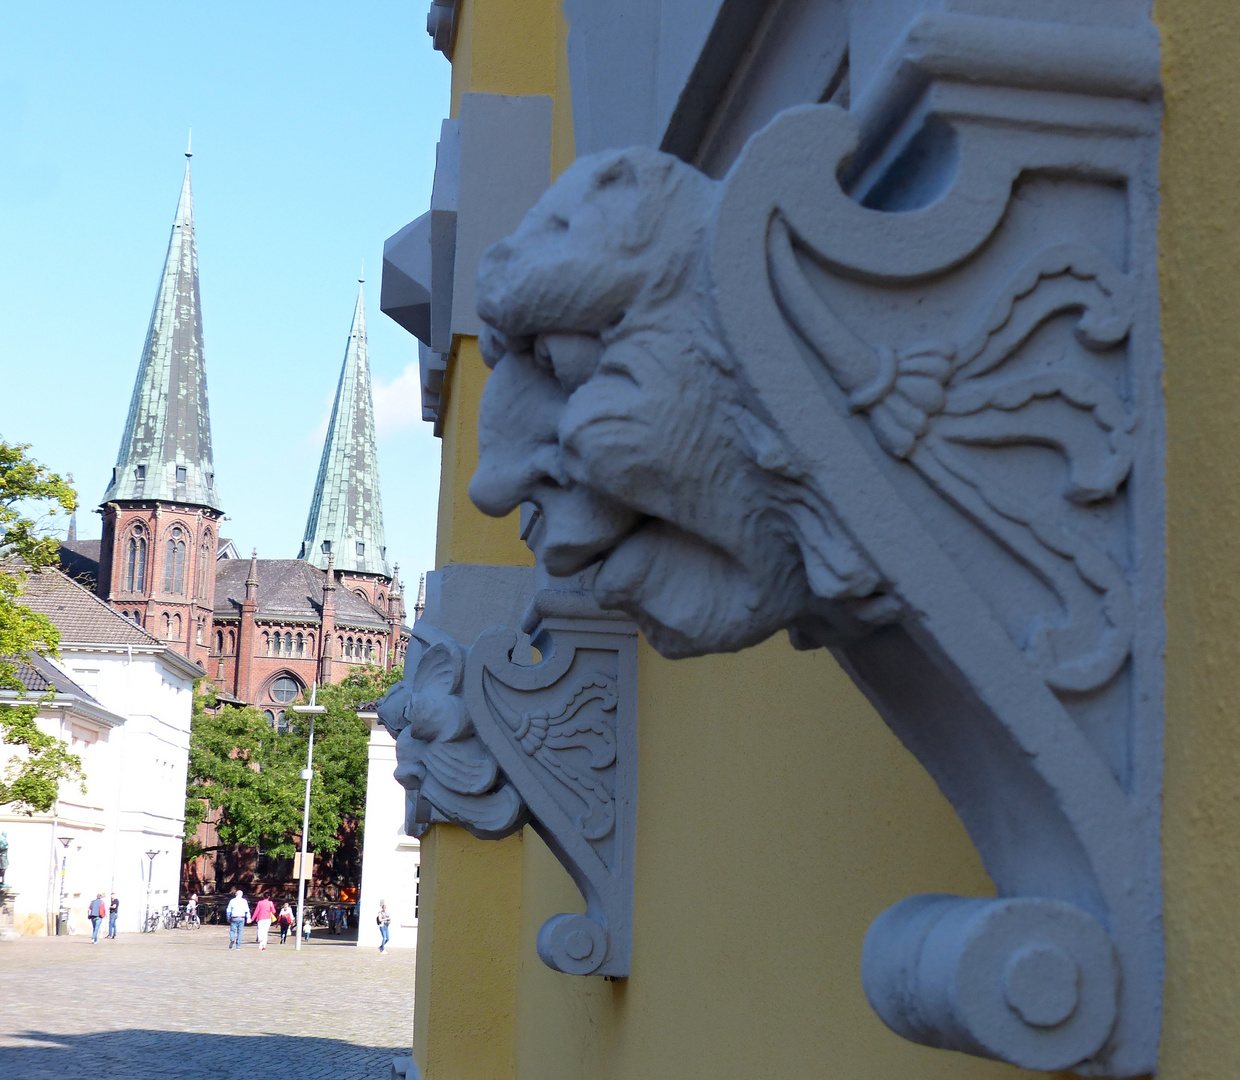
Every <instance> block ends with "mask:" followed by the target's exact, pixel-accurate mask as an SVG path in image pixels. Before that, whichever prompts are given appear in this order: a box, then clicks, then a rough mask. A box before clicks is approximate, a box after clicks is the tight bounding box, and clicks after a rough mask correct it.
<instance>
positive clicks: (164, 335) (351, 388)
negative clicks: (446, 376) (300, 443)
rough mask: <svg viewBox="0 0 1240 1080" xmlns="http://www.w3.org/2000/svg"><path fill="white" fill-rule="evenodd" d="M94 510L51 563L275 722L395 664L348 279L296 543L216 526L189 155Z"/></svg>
mask: <svg viewBox="0 0 1240 1080" xmlns="http://www.w3.org/2000/svg"><path fill="white" fill-rule="evenodd" d="M186 157H187V158H188V157H189V154H188V153H187V154H186ZM99 510H100V513H101V514H102V517H103V533H102V538H101V539H100V540H98V541H78V540H76V538H75V537H74V536H73V535H72V534H71V535H70V537H69V539H68V540H66V541H65V542H64V543H63V545H62V549H61V553H62V554H61V559H62V565H63V568H64V569H65V570H66V571H67V572H68V573H70V574H72V575H74V576H76V577H78V578H79V579H86V580H89V581H90V582H91V583H92V584H93V587H94V589H95V591H96V592H97V593H98V595H99V596H101V597H102V598H103V599H104V600H106V601H107V602H108V603H109V604H111V605H112V606H113V607H115V608H116V609H117V610H118V611H120V612H121V614H123V615H124V616H125V617H126V618H128V619H131V620H132V621H133V622H135V623H137V624H138V625H140V626H142V627H144V628H145V629H146V630H147V631H148V632H150V633H152V634H154V635H156V636H157V637H159V638H160V639H161V640H163V641H166V642H167V643H168V644H169V645H170V646H171V647H173V648H174V649H176V651H178V652H180V653H181V654H182V655H184V656H185V657H187V658H188V659H189V660H191V661H193V662H195V663H197V664H198V665H199V666H200V667H201V668H202V669H203V671H204V673H205V675H206V676H207V677H208V678H210V680H211V681H212V682H213V683H214V684H215V686H216V689H217V690H218V692H219V695H220V698H221V699H222V700H224V701H227V702H234V703H238V704H246V705H255V706H257V707H258V708H260V709H263V710H264V711H265V713H266V714H267V716H268V719H269V720H271V721H272V722H273V723H275V724H279V723H280V721H281V719H282V714H283V712H284V709H285V708H286V707H287V706H288V705H290V704H291V703H292V702H294V701H295V700H296V699H297V698H298V697H299V696H300V695H302V694H303V693H306V694H308V692H309V688H310V686H311V685H312V684H313V683H315V682H316V681H317V682H319V683H335V682H339V681H340V680H341V679H343V678H345V677H346V676H347V675H348V674H349V673H350V672H351V671H354V670H356V669H358V668H359V667H364V666H366V665H371V664H373V665H377V666H380V667H384V668H389V669H390V668H391V667H392V666H393V665H396V664H400V663H402V661H403V658H404V651H405V644H406V642H407V641H408V639H409V631H408V629H407V627H406V626H405V606H404V598H403V595H402V589H401V586H400V581H399V578H398V570H399V568H396V569H395V570H394V569H391V568H389V564H388V561H387V551H386V546H385V543H384V535H383V508H382V503H381V499H380V494H379V467H378V455H377V452H376V449H375V429H374V405H373V400H372V395H371V387H370V367H369V359H368V355H367V345H366V315H365V305H364V300H363V292H362V288H361V285H360V283H359V288H358V295H357V305H356V308H355V310H354V314H353V323H352V326H351V327H350V331H349V340H348V344H347V346H346V349H345V357H344V364H343V366H342V369H341V374H340V381H339V384H338V386H337V389H336V399H335V404H334V406H333V409H332V417H331V423H330V426H329V428H328V433H327V439H326V442H325V444H324V447H323V456H322V460H321V462H320V465H319V472H318V477H317V479H316V482H315V489H314V492H313V495H312V499H311V505H310V512H309V515H308V519H307V522H306V530H305V534H304V537H303V540H302V543H301V548H300V550H299V552H298V557H297V558H295V559H259V558H258V557H257V552H255V553H254V555H253V556H252V557H251V558H250V559H249V560H248V562H247V561H246V560H244V559H239V558H237V557H236V556H237V550H236V548H235V547H234V546H233V545H232V543H231V542H230V541H229V540H227V539H222V538H221V537H220V532H219V527H220V522H221V519H222V518H223V516H224V506H223V503H222V501H221V499H220V496H219V493H218V491H217V488H216V482H215V466H214V462H213V458H212V452H211V421H210V413H209V407H208V400H207V381H206V369H205V364H204V355H203V337H202V316H201V309H200V301H199V289H198V259H197V250H196V246H195V239H194V208H193V194H192V191H191V186H190V169H189V164H188V162H187V164H186V169H185V179H184V182H183V184H182V187H181V195H180V199H179V201H178V204H177V211H176V218H175V221H174V222H173V226H172V235H171V238H170V240H169V244H168V253H167V256H166V258H165V262H164V270H163V275H162V278H161V280H160V286H159V291H158V294H157V296H156V300H155V308H154V311H153V312H152V314H151V322H150V327H149V329H148V331H147V337H146V343H145V346H144V347H143V352H142V359H141V361H140V363H139V367H138V375H137V379H136V381H135V383H134V391H133V397H132V399H131V402H130V406H129V414H128V417H127V419H126V422H125V428H124V433H123V435H122V438H121V445H120V451H119V453H118V455H117V459H116V465H115V466H114V468H113V470H112V478H111V482H110V484H109V485H108V489H107V491H106V492H105V494H104V497H103V501H102V505H101V506H100V508H99Z"/></svg>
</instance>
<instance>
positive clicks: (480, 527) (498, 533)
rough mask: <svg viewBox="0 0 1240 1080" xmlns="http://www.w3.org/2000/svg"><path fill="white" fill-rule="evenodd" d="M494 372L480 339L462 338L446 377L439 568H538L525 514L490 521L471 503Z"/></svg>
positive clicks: (443, 398)
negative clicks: (482, 405) (481, 418)
mask: <svg viewBox="0 0 1240 1080" xmlns="http://www.w3.org/2000/svg"><path fill="white" fill-rule="evenodd" d="M489 374H490V372H489V371H488V370H487V367H486V365H485V364H484V363H483V362H482V354H481V353H480V352H479V351H478V339H477V338H474V337H466V338H460V339H459V342H458V345H457V348H456V349H455V350H454V352H453V354H452V357H451V359H450V360H449V362H448V370H447V372H446V373H445V376H444V384H443V397H442V398H441V406H443V447H442V457H441V463H440V474H439V527H438V530H437V532H436V536H435V565H436V566H444V565H445V564H447V563H489V564H491V565H502V566H533V565H534V556H533V555H532V554H531V553H530V549H529V548H527V547H526V546H525V544H524V543H522V542H521V526H520V521H519V515H518V514H517V512H516V511H515V510H514V511H513V512H512V513H511V514H509V515H508V516H507V517H503V518H493V517H487V516H486V514H484V513H482V511H481V510H479V509H478V508H477V507H476V506H474V504H473V503H472V502H470V501H469V481H470V479H471V478H472V477H473V475H474V469H476V468H477V467H478V404H479V402H481V400H482V390H483V387H484V386H486V380H487V376H488V375H489Z"/></svg>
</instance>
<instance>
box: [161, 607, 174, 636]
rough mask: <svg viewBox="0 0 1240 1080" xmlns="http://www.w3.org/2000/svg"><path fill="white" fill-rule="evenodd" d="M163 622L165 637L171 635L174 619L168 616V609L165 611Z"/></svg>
mask: <svg viewBox="0 0 1240 1080" xmlns="http://www.w3.org/2000/svg"><path fill="white" fill-rule="evenodd" d="M162 623H163V627H164V637H170V636H171V631H172V620H171V619H170V618H169V617H168V613H167V612H166V611H165V612H164V617H163V619H162Z"/></svg>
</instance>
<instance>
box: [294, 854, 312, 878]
mask: <svg viewBox="0 0 1240 1080" xmlns="http://www.w3.org/2000/svg"><path fill="white" fill-rule="evenodd" d="M312 877H314V852H312V851H307V852H306V880H307V881H309V880H310V879H311V878H312ZM293 880H294V881H300V880H301V852H300V851H298V852H297V853H295V854H294V855H293Z"/></svg>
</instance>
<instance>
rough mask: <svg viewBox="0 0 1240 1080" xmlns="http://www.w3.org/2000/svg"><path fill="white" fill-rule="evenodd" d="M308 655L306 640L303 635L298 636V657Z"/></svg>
mask: <svg viewBox="0 0 1240 1080" xmlns="http://www.w3.org/2000/svg"><path fill="white" fill-rule="evenodd" d="M305 654H306V639H305V637H304V636H303V635H302V634H298V635H297V655H298V656H304V655H305Z"/></svg>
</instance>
